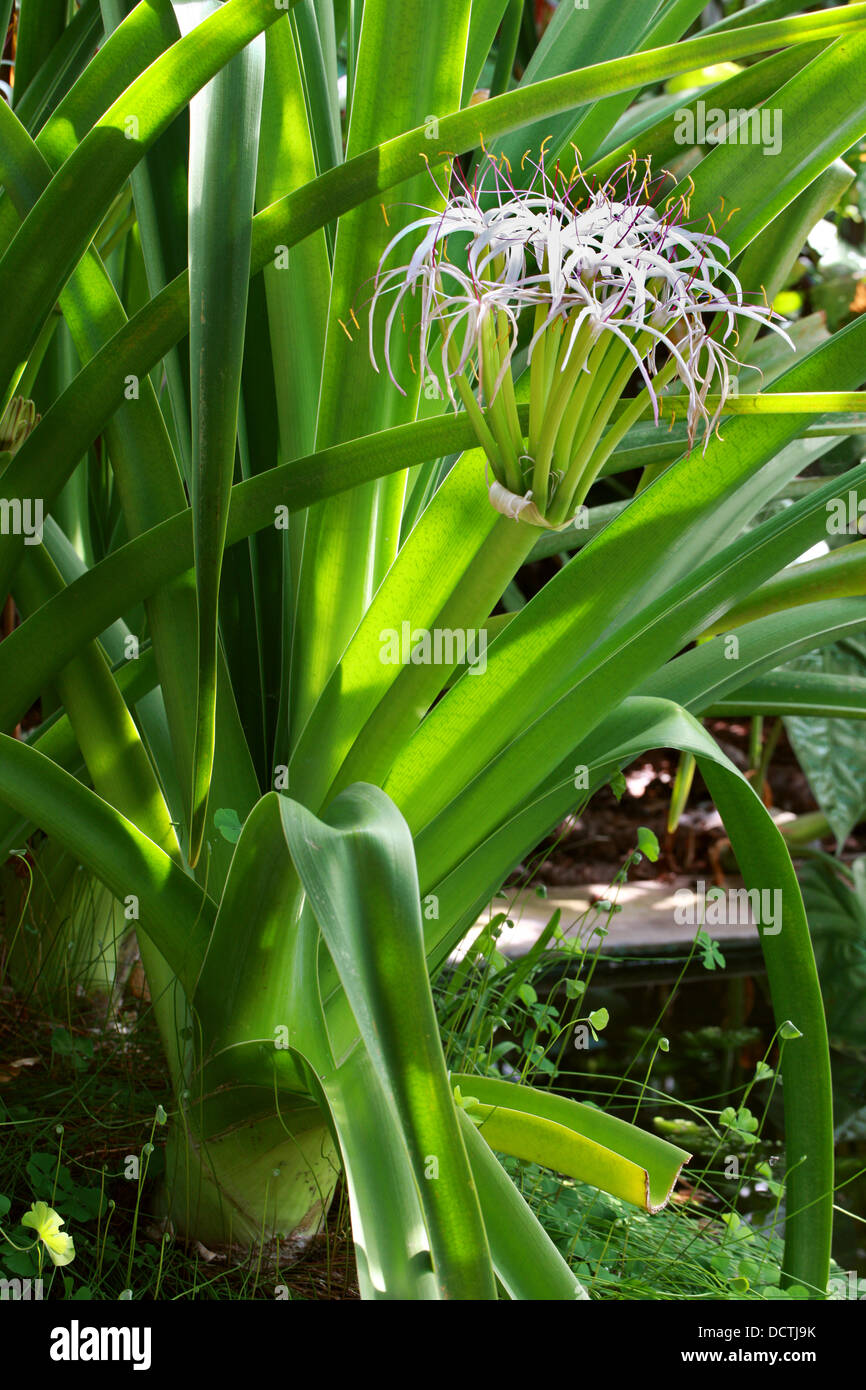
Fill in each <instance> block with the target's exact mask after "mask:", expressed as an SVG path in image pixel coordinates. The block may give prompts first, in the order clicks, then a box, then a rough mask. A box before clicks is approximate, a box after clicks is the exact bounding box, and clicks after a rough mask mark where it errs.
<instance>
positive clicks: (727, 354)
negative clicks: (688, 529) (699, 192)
mask: <svg viewBox="0 0 866 1390" xmlns="http://www.w3.org/2000/svg"><path fill="white" fill-rule="evenodd" d="M534 169H535V176H534V178H533V181H532V187H530V188H528V189H527V190H525V191H520V190H518V189H517V188H516V187H515V186H514V183H513V182H512V179H511V177H510V173H506V172H504V171H503V169H502V168H501V167H500V166H499V165H498V164H497V163H496V162H495V161H494V160H493V159H488V160H487V162H486V164H485V166H484V167H483V169H482V171H481V172H480V173H479V175H478V176H477V177H476V178H475V179H474V181H473V183H472V185H471V186H470V185H469V184H467V183H465V182H462V183H460V184H459V185H458V192H457V194H456V196H451V197H447V198H445V199H444V202H445V206H444V209H443V210H441V211H438V212H427V213H426V214H425V215H424V216H423V217H419V218H418V219H417V220H415V221H413V222H412V223H411V224H410V225H409V226H407V227H405V228H404V229H403V230H402V231H400V232H399V233H398V234H397V236H395V237H394V238H393V240H392V241H391V242H390V243H389V245H388V246H387V247H386V249H385V252H384V255H383V257H382V260H381V263H380V266H379V272H378V274H377V276H376V281H375V286H374V293H373V298H372V304H371V309H370V355H371V358H372V360H373V364H374V366H375V367H376V369H377V370H379V368H378V363H377V362H376V356H375V350H374V334H373V325H374V318H375V313H376V310H377V307H378V306H379V304H380V302H383V301H385V300H386V299H389V300H390V305H389V307H388V310H387V317H386V321H385V330H384V356H385V363H386V367H387V370H388V372H389V375H390V376H391V379H392V380H393V381H394V382H395V385H396V386H397V387H398V389H400V390H402V387H401V386H400V383H399V382H398V381H397V380H396V378H395V374H394V371H393V367H392V339H393V334H394V331H395V326H396V325H400V326H401V327H403V328H405V326H406V310H407V307H408V305H407V301H408V300H412V301H415V302H416V303H417V304H418V305H419V308H420V322H419V328H420V344H421V346H420V370H421V375H422V379H424V380H425V381H426V380H429V379H431V378H433V379H435V380H436V381H437V382H438V383H439V387H440V389H441V390H442V391H443V392H444V394H445V395H446V396H447V397H448V398H449V399H450V400H451V402H452V403H453V404H455V406H456V404H457V397H458V396H459V397H460V400H461V401H462V403H463V406H464V409H465V410H466V411H467V413H468V414H469V416H470V417H471V419H472V422H473V425H474V428H475V431H476V434H477V436H478V439H479V442H480V444H481V445H482V447H483V449H484V451H485V453H486V455H487V458H488V460H489V463H490V468H491V469H492V472H493V475H494V481H493V482H492V484H491V485H490V496H491V501H492V502H493V504H494V506H496V507H497V508H498V509H499V510H500V511H503V512H505V513H506V514H507V515H510V516H514V517H520V518H521V519H523V520H526V521H530V522H532V523H534V524H536V525H546V526H562V525H564V524H567V523H568V522H569V521H570V520H571V518H572V516H573V515H574V511H575V508H576V507H577V506H579V505H580V503H581V502H582V501H583V498H584V497H585V496H586V493H587V492H588V490H589V487H590V485H591V483H592V482H593V481H594V479H595V478H596V477H597V476H598V474H599V471H600V470H601V468H602V467H603V466H604V464H605V462H606V461H607V459H608V458H609V457H610V455H611V454H612V452H613V451H614V449H615V448H616V447H617V445H618V444H619V442H620V440H621V439H622V438H623V436H624V435H625V433H626V432H627V430H628V429H629V428H630V426H631V425H632V424H634V423H635V422H636V421H637V420H639V419H640V418H641V416H642V415H644V414H646V413H649V411H652V414H653V418H654V419H655V422H656V424H658V423H659V417H660V398H661V393H662V391H663V390H664V388H665V387H666V386H670V385H671V384H673V389H674V396H673V400H672V405H673V404H674V403H675V406H676V409H678V410H681V411H684V413H685V415H686V418H687V420H688V427H689V444H690V447H691V446H693V445H694V442H695V439H696V437H697V436H698V434H699V433H701V434H702V435H703V441H704V447H706V444H707V443H708V441H709V439H710V437H711V435H712V432H713V430H714V429H715V428H716V427H717V425H718V422H719V418H720V416H721V413H722V409H723V407H724V403H725V400H726V399H727V396H728V393H729V390H730V380H731V370H730V369H731V365H732V364H736V358H735V357H734V353H733V350H732V347H731V346H728V344H729V343H732V344H733V345H734V346H735V345H736V342H737V323H738V321H739V320H741V319H751V320H753V321H755V322H757V323H759V324H761V325H766V326H768V327H771V328H773V329H774V330H775V331H776V332H778V333H781V335H782V336H783V337H785V338H786V339H787V335H786V334H785V333H784V332H783V330H782V329H781V328H780V327H779V325H778V316H776V315H775V314H774V313H773V311H772V310H771V309H770V308H768V307H767V306H765V305H764V304H749V303H747V302H746V300H745V297H744V294H743V289H742V286H741V284H740V282H739V280H738V279H737V277H736V275H734V274H733V272H732V271H731V270H730V269H729V268H728V266H727V264H726V261H727V260H728V258H729V249H728V247H727V246H726V244H725V243H724V241H722V240H721V238H720V237H718V236H716V235H714V234H711V233H709V232H703V231H698V230H695V229H693V228H691V227H689V226H687V225H686V224H685V217H686V206H687V204H686V201H685V200H684V199H682V198H680V199H677V200H676V201H675V202H672V204H671V205H670V206H669V207H668V208H666V209H665V210H659V209H657V208H656V207H654V206H653V205H652V201H651V200H652V197H653V195H654V193H655V191H656V188H655V187H654V186H653V184H652V181H651V173H650V169H649V164H648V163H647V165H646V167H645V169H643V168H642V166H641V171H640V172H639V166H638V163H637V161H636V159H632V160H631V161H630V162H629V163H628V164H626V165H624V166H622V167H621V168H620V169H618V170H617V171H616V173H615V174H614V175H613V176H612V177H611V179H610V180H609V181H608V182H607V183H606V184H604V185H603V186H601V187H594V186H591V185H590V184H589V183H588V182H587V181H586V180H585V179H584V177H583V176H582V174H581V173H580V171H579V169H577V168H575V170H574V172H573V174H572V176H571V177H570V179H568V180H566V179H565V178H564V177H563V176H562V174H561V172H560V170H559V167H558V166H557V169H556V171H555V173H554V175H553V176H551V175H550V174H549V173H548V171H547V170H546V169H545V167H544V161H543V159H542V162H541V164H539V165H536V166H534ZM663 177H664V175H663V176H662V178H663ZM657 186H658V185H656V187H657ZM410 239H414V240H415V243H416V244H415V246H414V249H413V251H412V254H411V257H410V259H409V261H408V263H405V264H402V265H398V266H395V267H391V268H390V269H386V268H385V267H386V263H387V262H388V260H389V259H390V257H391V255H392V253H393V252H394V250H395V248H396V247H397V246H398V245H399V246H402V245H403V244H404V243H405V242H406V241H407V240H410ZM412 317H413V319H414V318H415V314H414V313H413V316H412ZM787 341H789V342H790V339H787ZM524 353H525V357H524ZM517 362H519V364H520V366H521V368H522V367H523V366H524V365H526V366H527V367H528V384H529V389H528V404H529V423H528V431H526V432H524V430H522V428H521V422H520V412H519V408H518V400H517V392H516V390H515V381H514V377H515V373H514V370H513V368H514V367H515V366H516V365H517ZM633 378H634V379H635V384H636V386H637V388H638V389H637V394H636V395H635V394H632V395H630V396H628V397H626V395H625V392H626V388H627V387H628V386H629V383H630V382H631V381H632V379H633ZM677 382H678V383H680V385H677V384H676V383H677ZM521 385H523V383H521ZM711 393H713V394H714V396H715V398H716V399H715V401H714V404H713V407H712V409H711V408H710V406H709V405H708V397H709V396H710V394H711ZM524 401H525V393H524Z"/></svg>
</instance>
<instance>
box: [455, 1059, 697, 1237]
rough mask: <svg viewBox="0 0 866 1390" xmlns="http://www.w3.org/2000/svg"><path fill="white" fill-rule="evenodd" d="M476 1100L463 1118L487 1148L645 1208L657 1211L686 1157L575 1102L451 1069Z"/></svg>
mask: <svg viewBox="0 0 866 1390" xmlns="http://www.w3.org/2000/svg"><path fill="white" fill-rule="evenodd" d="M451 1084H452V1086H456V1087H459V1089H460V1092H461V1094H462V1095H463V1096H464V1097H471V1098H472V1099H473V1101H474V1102H475V1103H474V1104H473V1105H472V1106H471V1107H468V1105H467V1103H466V1101H464V1105H465V1106H466V1108H467V1109H468V1113H469V1117H470V1119H473V1120H474V1121H475V1122H476V1123H477V1124H478V1129H479V1133H480V1134H481V1136H482V1137H483V1138H484V1139H486V1140H487V1143H488V1144H489V1145H490V1147H491V1148H492V1149H497V1150H498V1151H499V1152H500V1153H507V1154H512V1155H513V1156H514V1157H515V1158H523V1159H527V1160H529V1161H530V1162H531V1163H540V1164H542V1165H543V1166H544V1167H545V1168H552V1169H553V1170H554V1171H555V1172H557V1173H566V1174H567V1175H568V1176H569V1177H572V1178H577V1179H579V1181H580V1182H586V1183H589V1184H590V1186H592V1187H600V1188H601V1190H602V1191H603V1192H609V1193H610V1194H611V1196H613V1197H620V1198H621V1199H622V1200H623V1201H624V1202H630V1203H631V1204H632V1206H636V1207H641V1208H642V1209H643V1210H644V1211H649V1212H657V1211H661V1209H662V1207H664V1206H665V1205H666V1204H667V1202H668V1199H669V1198H670V1195H671V1192H672V1191H673V1187H674V1183H675V1182H676V1180H677V1177H678V1176H679V1172H680V1169H681V1168H682V1166H683V1164H684V1163H688V1161H689V1159H690V1158H691V1154H689V1153H686V1151H685V1150H684V1149H679V1148H677V1147H676V1146H675V1145H673V1144H669V1143H667V1141H666V1140H664V1139H660V1138H659V1137H658V1135H655V1134H650V1133H649V1132H648V1131H647V1130H643V1129H639V1128H638V1126H637V1125H630V1124H628V1123H627V1122H626V1121H625V1120H620V1119H619V1118H618V1117H617V1116H616V1115H609V1114H608V1113H607V1112H606V1111H604V1110H596V1109H595V1108H594V1107H592V1106H589V1105H582V1104H580V1102H578V1101H574V1100H568V1099H567V1098H566V1097H565V1096H558V1095H555V1094H554V1093H553V1092H551V1091H540V1090H539V1091H537V1090H535V1089H534V1088H533V1087H532V1086H520V1085H517V1084H515V1083H514V1082H511V1081H500V1080H497V1079H496V1078H495V1077H488V1076H472V1075H468V1074H465V1073H458V1072H452V1074H451Z"/></svg>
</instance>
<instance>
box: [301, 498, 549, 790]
mask: <svg viewBox="0 0 866 1390" xmlns="http://www.w3.org/2000/svg"><path fill="white" fill-rule="evenodd" d="M537 539H538V533H537V531H536V529H535V527H533V526H527V525H525V524H523V523H521V522H516V521H512V520H511V519H510V518H509V517H505V516H502V517H497V519H496V522H495V524H494V527H493V530H492V531H491V532H490V533H489V535H488V537H487V539H486V540H485V542H484V544H483V545H482V547H481V549H480V550H479V551H478V553H477V554H476V555H475V557H474V558H473V560H472V561H471V562H470V564H469V565H468V567H467V569H466V571H465V573H464V575H463V577H462V578H461V580H460V583H459V585H458V586H457V588H456V589H455V590H454V591H453V592H452V594H451V597H450V598H449V600H448V602H447V603H446V604H445V606H444V607H443V608H442V610H441V612H440V613H439V615H438V617H437V619H436V622H435V624H434V627H433V631H434V632H435V631H438V632H450V633H455V632H456V633H462V634H463V636H464V638H465V640H466V642H467V646H468V642H469V636H468V634H469V633H476V634H477V635H478V639H480V636H481V633H482V632H484V631H485V630H484V624H485V622H486V621H487V619H488V617H489V615H490V613H491V611H492V609H493V607H494V606H495V604H496V603H497V602H498V600H499V599H500V598H501V596H502V593H503V591H504V590H505V587H506V585H507V584H508V582H509V580H511V579H513V577H514V575H515V574H516V573H517V571H518V570H519V569H520V566H521V565H522V564H523V562H524V560H525V559H526V557H527V555H528V554H529V552H530V551H531V549H532V547H533V545H534V544H535V541H536V540H537ZM406 618H407V621H408V622H409V623H410V625H411V614H407V615H406ZM483 640H484V643H485V646H484V650H483V659H485V660H486V632H485V635H484V639H483ZM478 655H479V653H478V652H477V648H476V656H478ZM456 664H457V663H456V662H455V663H452V664H451V665H445V664H440V665H434V664H418V665H414V664H411V663H410V664H409V665H406V666H404V667H403V670H402V671H401V672H400V674H399V676H398V677H397V679H396V680H395V681H394V683H393V685H392V686H391V687H390V689H389V690H388V693H387V694H386V695H385V697H384V699H383V700H382V701H381V702H380V704H379V705H378V707H377V708H376V710H375V712H374V713H373V714H372V715H371V716H370V718H369V719H368V721H367V723H366V725H365V726H364V728H363V729H362V731H361V733H360V734H359V735H358V738H357V739H356V740H355V743H354V744H353V746H352V749H351V752H350V753H349V754H348V756H347V758H346V760H345V762H344V763H343V766H342V767H341V769H340V771H339V773H338V774H337V777H336V779H335V781H334V783H333V785H332V786H331V789H330V791H329V793H328V795H327V798H326V804H327V802H328V801H331V800H332V799H333V798H334V797H335V796H336V795H337V793H338V792H339V791H341V790H342V789H343V788H344V787H347V786H349V785H351V783H353V782H360V781H363V782H373V783H376V784H377V785H379V786H381V785H382V783H383V782H384V780H385V778H386V776H387V775H388V772H389V771H390V769H391V765H392V763H393V761H394V757H395V756H396V754H397V752H398V751H399V749H400V748H402V747H403V745H404V743H405V742H406V740H407V738H408V737H409V736H410V734H411V733H412V732H413V730H414V729H415V728H416V727H417V725H418V724H419V723H420V721H421V720H422V719H423V717H424V715H425V714H426V713H427V711H428V709H429V708H430V706H431V705H432V704H433V701H434V700H435V699H436V696H437V695H438V694H439V692H440V691H441V690H442V689H443V688H444V686H445V684H446V682H447V681H448V677H449V676H450V674H451V672H452V671H453V670H454V669H455V666H456ZM467 679H470V680H472V679H483V676H482V675H480V676H478V677H473V676H472V675H470V676H468V677H467Z"/></svg>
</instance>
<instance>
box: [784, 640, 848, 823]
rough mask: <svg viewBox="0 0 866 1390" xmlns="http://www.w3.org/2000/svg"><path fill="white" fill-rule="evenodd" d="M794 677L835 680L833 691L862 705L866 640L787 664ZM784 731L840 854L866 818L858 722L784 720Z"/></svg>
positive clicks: (826, 649) (819, 652)
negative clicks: (808, 675) (814, 675)
mask: <svg viewBox="0 0 866 1390" xmlns="http://www.w3.org/2000/svg"><path fill="white" fill-rule="evenodd" d="M788 669H789V670H791V671H792V672H797V673H800V672H806V673H808V672H813V673H817V674H820V675H828V676H834V677H836V678H837V688H840V689H842V690H844V688H845V687H846V686H847V689H848V690H849V691H850V693H851V695H852V696H854V697H855V698H856V699H858V700H862V699H863V693H862V692H863V684H862V682H863V678H864V676H866V639H864V638H863V637H862V636H857V635H852V636H850V637H846V639H845V641H844V642H839V643H837V644H835V645H833V646H829V647H822V648H821V649H820V650H819V651H814V652H809V653H807V654H805V655H803V656H799V657H797V659H796V660H795V661H793V662H791V664H790V667H789V668H788ZM785 729H786V731H787V734H788V738H789V739H790V740H791V746H792V748H793V749H794V752H795V753H796V755H797V761H798V762H799V764H800V766H801V768H802V769H803V771H804V772H805V774H806V777H807V778H808V781H809V786H810V787H811V789H812V792H813V793H814V796H815V800H816V801H817V803H818V805H819V806H820V808H821V810H822V811H823V812H824V814H825V815H826V817H827V819H828V821H829V822H830V825H831V827H832V830H833V834H834V835H835V836H836V840H837V843H838V845H839V848H840V849H841V848H842V845H843V844H844V842H845V840H846V839H847V838H848V836H849V835H850V833H851V831H852V830H853V829H854V826H855V825H857V824H858V823H859V822H860V821H861V820H862V819H863V817H864V815H866V739H864V737H863V730H862V727H861V725H860V723H859V721H858V720H856V719H852V720H849V719H834V718H832V717H824V718H821V719H817V718H800V717H798V716H796V715H788V716H786V718H785Z"/></svg>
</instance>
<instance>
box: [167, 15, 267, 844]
mask: <svg viewBox="0 0 866 1390" xmlns="http://www.w3.org/2000/svg"><path fill="white" fill-rule="evenodd" d="M221 10H222V7H221V6H220V5H219V4H218V3H217V0H183V3H181V4H178V5H176V6H175V13H176V14H177V17H178V23H179V25H180V28H181V31H182V32H183V33H184V34H187V35H191V36H194V34H195V32H196V30H197V29H198V28H199V26H202V27H203V26H204V25H205V24H206V23H207V17H208V16H212V17H214V18H216V17H218V15H219V14H220V12H221ZM264 72H265V44H264V39H263V38H262V37H261V36H259V38H258V39H257V40H255V41H254V42H252V43H249V44H248V45H247V47H246V48H244V49H243V51H242V52H241V53H238V54H237V56H236V57H234V58H232V59H231V61H230V62H229V63H227V64H226V66H225V67H223V68H222V69H221V71H220V72H218V73H217V75H216V77H214V78H213V79H212V80H211V81H210V82H209V83H208V84H207V86H206V87H204V88H203V90H202V91H200V92H199V93H198V94H197V95H196V96H194V97H193V99H192V102H191V104H190V154H189V266H190V332H189V342H190V381H191V392H192V400H193V403H194V404H193V415H192V498H191V505H192V521H193V552H194V556H195V576H196V601H197V608H198V627H197V638H198V663H197V682H198V683H197V694H196V717H195V741H194V744H193V758H192V797H191V812H190V847H189V861H190V863H191V864H193V865H194V864H195V863H196V862H197V861H198V857H199V854H200V853H201V848H202V841H203V838H204V831H205V819H206V816H207V806H208V795H209V791H210V784H211V778H212V775H213V762H214V740H215V727H216V696H217V669H218V659H217V647H218V641H219V634H218V623H219V587H220V573H221V570H222V560H223V550H224V547H225V539H226V526H227V523H228V501H229V494H230V492H231V486H232V475H233V472H234V462H235V440H236V436H237V421H238V403H239V400H240V383H241V368H242V364H243V346H244V327H245V322H246V311H247V298H248V290H249V278H250V244H251V238H252V231H251V226H252V215H253V200H254V196H255V178H256V161H257V158H258V146H259V122H260V119H261V109H262V90H263V85H264Z"/></svg>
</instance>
